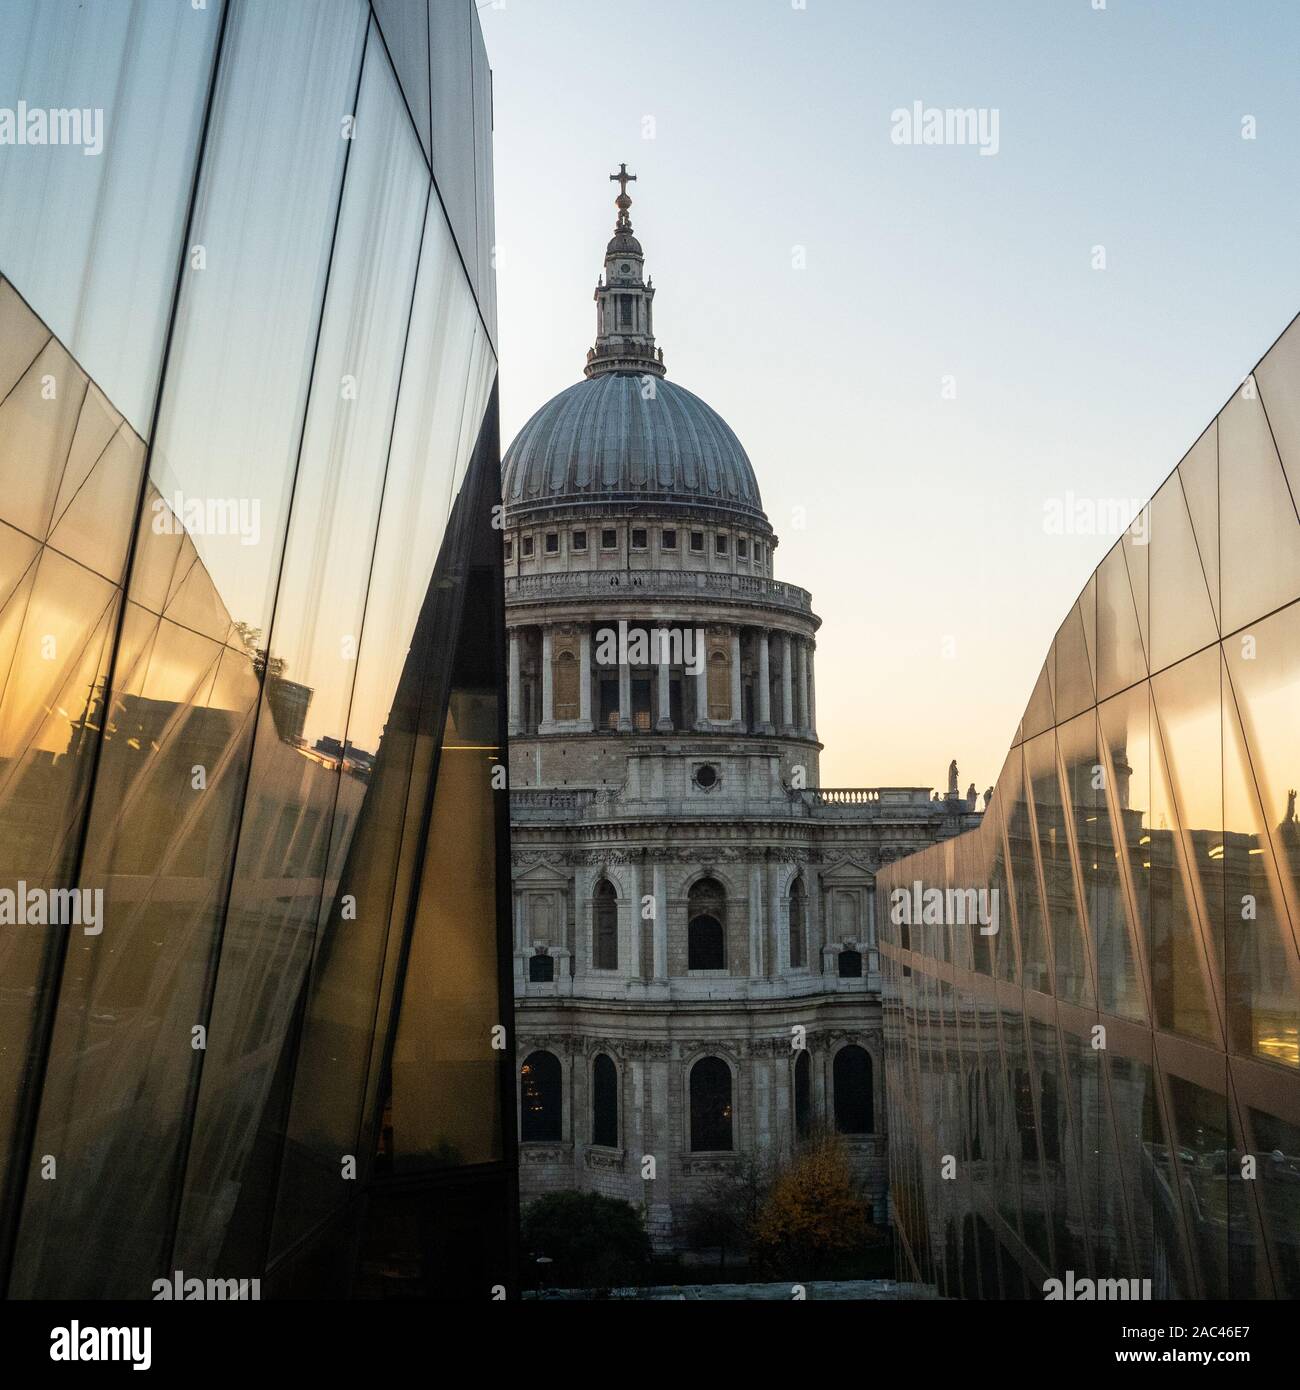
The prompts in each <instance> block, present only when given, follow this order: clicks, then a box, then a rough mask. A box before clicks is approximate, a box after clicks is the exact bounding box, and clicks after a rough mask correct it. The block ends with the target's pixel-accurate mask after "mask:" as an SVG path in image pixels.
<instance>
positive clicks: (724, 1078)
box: [691, 1057, 731, 1153]
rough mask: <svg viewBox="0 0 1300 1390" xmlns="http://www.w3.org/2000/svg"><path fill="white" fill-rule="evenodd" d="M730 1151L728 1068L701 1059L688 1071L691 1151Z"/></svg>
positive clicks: (714, 1060) (715, 1060)
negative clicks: (689, 1081) (689, 1074)
mask: <svg viewBox="0 0 1300 1390" xmlns="http://www.w3.org/2000/svg"><path fill="white" fill-rule="evenodd" d="M730 1148H731V1068H730V1067H729V1066H728V1065H727V1064H726V1062H724V1061H723V1060H722V1058H721V1057H701V1058H700V1060H699V1061H698V1062H696V1064H695V1065H694V1066H693V1067H692V1068H691V1152H692V1153H700V1152H713V1151H716V1150H719V1149H730Z"/></svg>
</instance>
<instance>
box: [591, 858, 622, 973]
mask: <svg viewBox="0 0 1300 1390" xmlns="http://www.w3.org/2000/svg"><path fill="white" fill-rule="evenodd" d="M591 942H592V945H591V963H592V965H593V966H594V967H595V968H596V969H597V970H617V969H618V894H617V893H615V892H614V885H613V884H612V883H611V882H610V881H609V879H607V878H602V879H601V880H600V882H599V883H598V884H597V885H596V891H595V893H594V894H592V899H591Z"/></svg>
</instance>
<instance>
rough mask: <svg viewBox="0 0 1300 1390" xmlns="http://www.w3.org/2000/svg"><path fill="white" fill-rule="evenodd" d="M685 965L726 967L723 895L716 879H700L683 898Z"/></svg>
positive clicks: (708, 967) (702, 967) (707, 967)
mask: <svg viewBox="0 0 1300 1390" xmlns="http://www.w3.org/2000/svg"><path fill="white" fill-rule="evenodd" d="M686 920H687V927H686V966H687V969H689V970H725V969H726V968H727V932H726V922H727V896H726V893H725V892H724V891H723V887H722V884H720V883H719V882H718V880H717V879H716V878H702V879H700V881H699V882H698V883H696V884H695V885H694V886H693V887H692V888H691V891H690V893H689V895H688V896H687V900H686Z"/></svg>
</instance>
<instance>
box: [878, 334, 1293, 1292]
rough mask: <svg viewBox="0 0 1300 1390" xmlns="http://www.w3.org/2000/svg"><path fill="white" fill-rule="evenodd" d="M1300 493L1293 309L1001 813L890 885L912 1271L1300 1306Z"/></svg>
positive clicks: (891, 970)
mask: <svg viewBox="0 0 1300 1390" xmlns="http://www.w3.org/2000/svg"><path fill="white" fill-rule="evenodd" d="M1297 498H1300V320H1297V321H1296V322H1295V323H1293V324H1292V325H1291V327H1290V328H1289V329H1288V330H1287V332H1286V333H1285V334H1284V335H1283V336H1282V337H1281V339H1279V341H1278V342H1277V343H1276V344H1275V345H1274V346H1273V348H1272V349H1271V350H1270V351H1269V352H1268V354H1267V355H1266V356H1265V357H1264V359H1263V360H1262V361H1261V362H1260V363H1259V365H1258V367H1257V368H1256V369H1255V371H1254V373H1253V374H1252V375H1251V376H1250V377H1248V378H1247V380H1246V382H1245V383H1244V384H1243V386H1242V387H1241V388H1240V389H1239V390H1238V391H1237V392H1236V393H1235V394H1234V395H1233V397H1232V399H1231V400H1230V401H1229V402H1228V403H1227V405H1225V406H1224V408H1223V409H1222V411H1220V413H1219V414H1218V416H1217V417H1216V418H1215V419H1214V420H1213V421H1212V422H1211V424H1210V426H1209V428H1208V429H1207V430H1206V431H1205V432H1204V434H1202V435H1201V437H1200V438H1199V439H1198V440H1197V441H1196V443H1195V444H1194V445H1193V447H1192V448H1191V449H1190V450H1189V451H1188V453H1187V455H1186V457H1185V458H1184V459H1183V460H1182V462H1181V463H1180V464H1179V465H1178V467H1177V468H1176V469H1175V470H1174V472H1173V474H1172V475H1171V476H1170V477H1169V478H1168V479H1167V481H1166V482H1165V483H1164V485H1163V486H1162V487H1161V488H1160V490H1159V491H1158V492H1157V493H1156V495H1155V497H1154V498H1152V500H1151V502H1150V503H1149V505H1148V506H1147V508H1146V509H1145V510H1144V511H1143V512H1142V513H1141V515H1139V516H1138V517H1137V518H1136V519H1135V521H1134V522H1133V524H1132V525H1131V526H1130V527H1129V528H1128V530H1127V531H1126V532H1125V533H1124V534H1123V536H1122V538H1121V540H1120V541H1119V542H1118V543H1117V544H1116V545H1115V546H1114V548H1113V549H1112V550H1111V551H1110V552H1109V554H1107V555H1106V557H1105V559H1104V560H1103V561H1102V562H1101V564H1100V566H1099V567H1098V568H1097V570H1096V572H1095V573H1094V574H1093V575H1092V577H1091V578H1090V579H1089V581H1088V583H1087V585H1086V587H1085V588H1084V590H1083V593H1082V594H1081V595H1080V597H1079V599H1078V602H1077V603H1076V604H1075V605H1074V607H1073V608H1072V609H1071V610H1070V613H1069V616H1068V617H1067V618H1066V620H1065V622H1064V623H1063V624H1062V626H1061V628H1060V630H1059V632H1058V633H1057V635H1056V639H1055V641H1054V643H1053V645H1052V649H1051V651H1050V653H1049V655H1048V658H1047V661H1046V663H1045V665H1044V666H1043V668H1042V672H1041V674H1040V675H1039V677H1038V681H1037V684H1036V685H1035V687H1034V691H1033V695H1032V697H1031V699H1030V701H1029V706H1028V708H1027V709H1026V711H1025V715H1024V719H1023V721H1022V722H1021V725H1020V727H1019V729H1018V731H1017V733H1016V737H1015V741H1014V743H1013V745H1012V748H1011V751H1010V753H1009V755H1008V757H1007V760H1006V764H1005V766H1004V767H1003V769H1002V772H1001V775H1000V777H999V779H998V782H997V785H996V788H995V790H994V795H993V798H992V801H991V803H990V804H989V809H988V811H987V813H986V814H985V816H984V819H983V822H982V824H981V826H980V827H979V829H978V830H975V831H972V832H970V833H968V834H966V835H964V836H961V837H959V838H957V839H955V840H952V841H949V842H947V843H945V844H943V845H939V846H935V847H933V848H931V849H927V850H925V851H923V852H922V853H920V854H917V855H914V856H910V857H908V858H906V859H902V860H899V861H897V862H896V863H895V864H893V865H891V866H890V867H889V869H888V871H887V872H885V873H882V874H881V875H880V876H879V878H878V881H877V900H878V902H879V903H880V904H881V910H880V918H881V933H882V938H883V944H882V955H883V958H884V970H885V990H886V993H885V1015H886V1042H887V1057H888V1104H889V1122H890V1123H889V1129H890V1144H891V1154H890V1166H891V1192H892V1200H893V1207H894V1217H895V1225H896V1232H897V1241H898V1247H899V1251H900V1264H901V1268H902V1271H903V1273H902V1277H905V1278H912V1279H920V1280H924V1281H927V1282H931V1283H934V1284H937V1285H938V1288H939V1290H940V1292H942V1293H945V1294H948V1295H950V1296H953V1297H963V1298H1021V1297H1028V1298H1041V1297H1043V1296H1044V1285H1045V1283H1046V1281H1048V1280H1049V1279H1060V1280H1061V1281H1063V1282H1065V1281H1066V1280H1067V1275H1068V1274H1069V1273H1072V1274H1073V1277H1074V1280H1075V1282H1076V1284H1077V1282H1078V1281H1079V1280H1082V1279H1086V1278H1091V1279H1094V1280H1097V1279H1137V1280H1150V1281H1151V1283H1150V1288H1149V1296H1152V1297H1155V1298H1161V1297H1166V1298H1221V1297H1230V1298H1269V1297H1278V1298H1294V1297H1296V1296H1297V1295H1300V1035H1298V1033H1297V1024H1298V1021H1300V987H1298V980H1300V957H1298V956H1297V935H1298V933H1300V819H1298V818H1297V811H1296V791H1295V788H1296V787H1297V786H1300V601H1297V600H1300V517H1298V515H1297V510H1296V501H1297ZM935 889H938V890H941V893H940V895H938V896H936V895H934V894H933V891H932V890H935ZM966 890H975V892H976V894H979V893H981V892H988V891H989V890H992V891H994V892H996V894H997V898H996V899H993V898H992V897H987V898H985V899H983V903H984V910H983V912H982V913H981V916H982V917H983V918H985V919H990V918H991V917H992V913H991V911H990V910H989V909H991V907H992V905H993V904H994V903H995V902H996V903H997V904H998V907H999V911H998V914H997V922H998V929H997V931H996V932H992V931H987V930H986V931H981V930H980V925H979V923H974V924H971V925H963V924H962V923H963V922H965V923H970V922H971V918H972V915H973V914H972V913H971V911H970V907H971V905H972V902H973V901H979V899H975V900H972V898H971V897H970V895H969V894H968V893H967V892H966ZM927 893H929V894H930V896H929V897H927ZM918 908H919V909H920V910H919V911H918V910H917V909H918ZM1138 1287H1139V1288H1141V1285H1139V1286H1138Z"/></svg>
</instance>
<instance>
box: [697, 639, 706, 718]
mask: <svg viewBox="0 0 1300 1390" xmlns="http://www.w3.org/2000/svg"><path fill="white" fill-rule="evenodd" d="M698 654H699V662H700V673H699V675H697V676H696V677H695V727H696V728H697V729H707V728H708V727H709V645H708V643H707V642H705V643H703V645H702V646H701V647H700V648H699V649H698Z"/></svg>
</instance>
